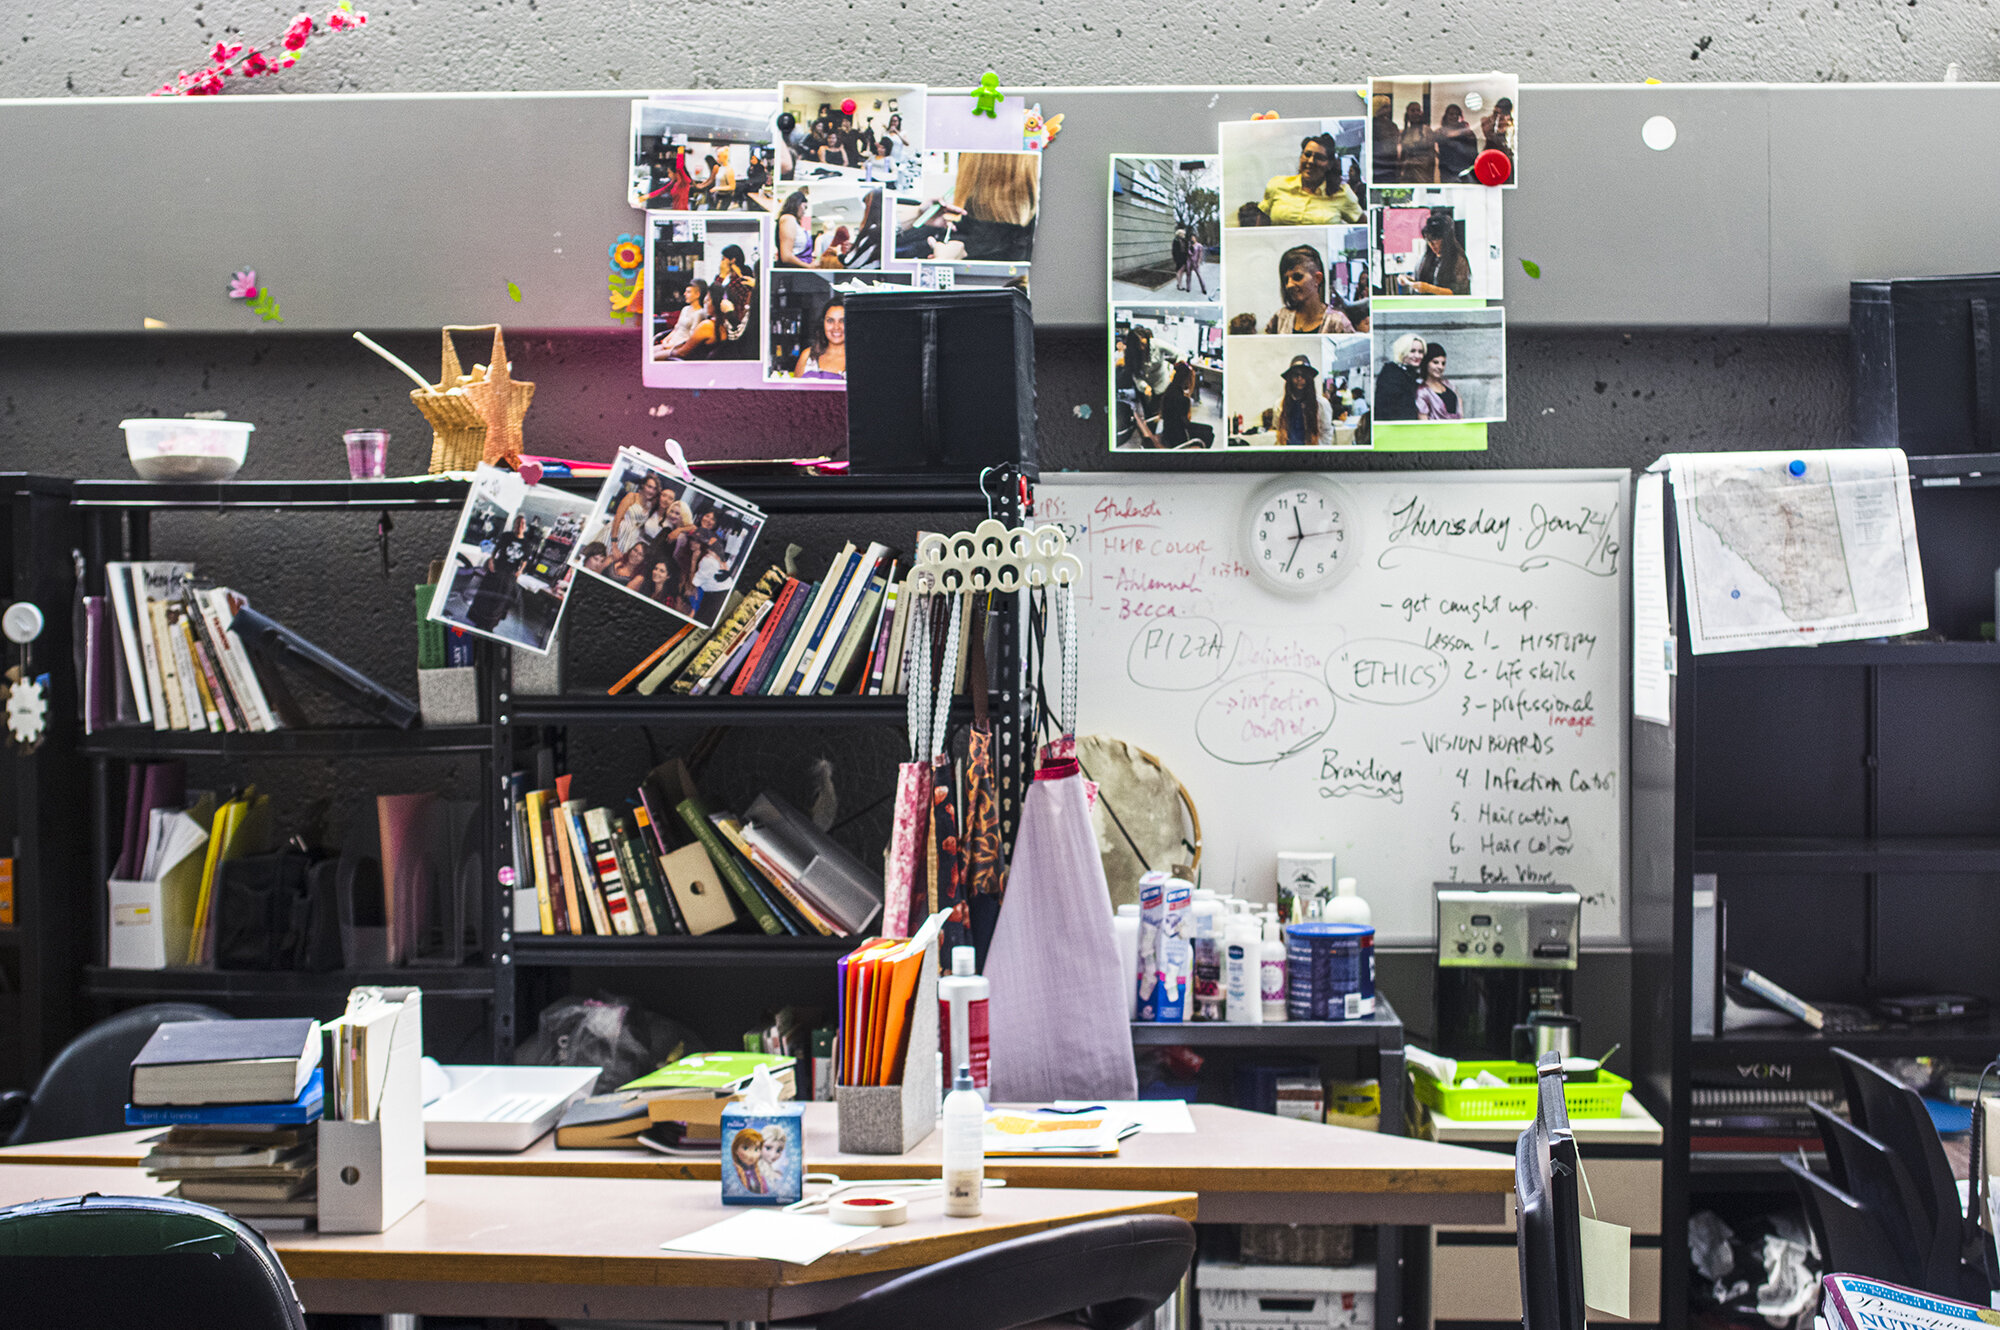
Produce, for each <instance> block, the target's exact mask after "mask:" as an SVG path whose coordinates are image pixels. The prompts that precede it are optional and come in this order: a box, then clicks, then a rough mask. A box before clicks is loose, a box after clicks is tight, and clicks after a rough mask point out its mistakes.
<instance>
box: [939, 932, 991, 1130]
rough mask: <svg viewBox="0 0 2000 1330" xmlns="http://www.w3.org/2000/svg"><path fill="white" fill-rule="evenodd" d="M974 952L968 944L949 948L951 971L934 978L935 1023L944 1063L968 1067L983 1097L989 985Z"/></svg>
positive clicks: (974, 1083) (984, 1090)
mask: <svg viewBox="0 0 2000 1330" xmlns="http://www.w3.org/2000/svg"><path fill="white" fill-rule="evenodd" d="M978 963H979V956H978V953H977V952H975V951H974V950H973V949H972V948H971V947H953V948H952V949H951V974H950V975H949V976H948V977H946V978H943V979H940V980H938V1024H939V1032H940V1037H941V1039H942V1042H943V1044H944V1065H945V1066H947V1067H970V1068H971V1069H972V1085H973V1088H974V1089H976V1090H978V1091H979V1097H980V1098H981V1099H985V1098H986V1096H987V1094H988V1093H989V1091H988V1090H987V1088H986V1077H987V1070H986V1068H987V1039H986V1000H987V998H989V997H991V996H992V994H993V985H992V984H991V983H990V982H989V981H988V980H987V979H986V978H985V977H984V976H982V975H980V974H979V973H977V971H976V968H975V967H976V966H977V965H978Z"/></svg>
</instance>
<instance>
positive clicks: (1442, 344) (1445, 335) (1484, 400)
mask: <svg viewBox="0 0 2000 1330" xmlns="http://www.w3.org/2000/svg"><path fill="white" fill-rule="evenodd" d="M1506 317H1507V316H1506V313H1505V311H1503V310H1501V309H1500V308H1498V307H1497V306H1495V307H1489V308H1486V309H1436V310H1427V309H1398V310H1395V311H1393V312H1392V311H1389V310H1384V311H1383V312H1382V313H1381V315H1380V316H1378V317H1377V318H1376V320H1375V331H1374V339H1375V341H1374V352H1373V354H1374V357H1375V364H1376V370H1375V407H1374V414H1375V419H1376V420H1377V421H1378V422H1380V423H1382V424H1384V425H1388V424H1395V423H1399V422H1409V421H1432V422H1439V421H1454V420H1463V421H1501V420H1505V419H1506V418H1507V327H1506Z"/></svg>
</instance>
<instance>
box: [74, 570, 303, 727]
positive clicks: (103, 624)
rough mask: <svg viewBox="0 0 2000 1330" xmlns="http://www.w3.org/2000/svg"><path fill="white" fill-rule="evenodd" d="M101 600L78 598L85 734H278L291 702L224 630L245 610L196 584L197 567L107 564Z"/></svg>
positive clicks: (219, 591)
mask: <svg viewBox="0 0 2000 1330" xmlns="http://www.w3.org/2000/svg"><path fill="white" fill-rule="evenodd" d="M104 581H105V586H106V589H107V590H108V592H109V593H110V594H109V595H108V596H86V597H85V598H84V606H83V609H84V654H83V661H84V677H83V696H84V730H85V732H86V733H96V732H97V731H99V730H103V729H108V728H111V727H113V726H133V725H151V726H152V727H153V728H154V729H156V730H209V731H213V732H217V733H223V732H226V733H231V734H234V733H238V732H253V731H260V730H275V729H279V728H282V727H283V726H284V725H285V723H286V720H285V715H284V713H285V712H286V711H288V710H290V707H289V703H290V698H289V697H287V696H285V695H284V692H283V688H282V685H281V684H277V683H275V682H274V680H273V679H272V678H271V677H270V675H269V674H268V672H260V671H259V670H258V668H257V666H256V665H255V664H253V663H252V659H251V656H250V653H249V651H248V650H247V649H246V648H245V646H244V645H243V639H242V638H241V637H239V636H238V635H237V633H236V630H235V629H234V628H232V627H231V626H230V625H231V624H232V622H233V621H234V620H235V618H236V612H237V611H238V610H239V609H241V608H242V607H243V606H244V605H245V604H246V603H247V602H246V601H245V600H244V598H243V597H242V596H241V595H239V594H237V593H236V592H234V591H231V590H230V589H229V588H227V587H218V586H212V585H209V584H206V583H201V582H197V581H196V580H195V578H194V565H193V564H191V563H176V562H168V561H160V562H151V563H107V564H105V565H104Z"/></svg>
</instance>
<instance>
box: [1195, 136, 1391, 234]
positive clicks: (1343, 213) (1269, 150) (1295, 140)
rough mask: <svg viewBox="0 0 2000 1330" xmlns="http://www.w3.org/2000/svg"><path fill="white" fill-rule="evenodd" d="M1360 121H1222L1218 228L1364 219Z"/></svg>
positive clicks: (1365, 200) (1365, 180)
mask: <svg viewBox="0 0 2000 1330" xmlns="http://www.w3.org/2000/svg"><path fill="white" fill-rule="evenodd" d="M1367 133H1368V128H1367V122H1365V121H1363V120H1362V119H1361V118H1360V117H1358V116H1357V117H1355V118H1353V119H1349V120H1232V121H1227V122H1225V123H1224V124H1223V126H1222V130H1221V142H1222V224H1223V225H1224V226H1241V227H1256V226H1327V225H1331V224H1333V223H1336V222H1354V223H1359V222H1362V221H1364V220H1366V212H1367V208H1368V185H1369V181H1368V177H1367V167H1366V165H1365V159H1366V154H1365V152H1364V148H1365V146H1366V145H1365V140H1366V138H1367Z"/></svg>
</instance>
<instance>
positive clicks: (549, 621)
mask: <svg viewBox="0 0 2000 1330" xmlns="http://www.w3.org/2000/svg"><path fill="white" fill-rule="evenodd" d="M590 508H591V504H590V500H589V499H586V498H584V497H582V496H581V495H576V494H568V493H565V492H564V491H562V490H559V489H556V488H555V487H554V486H552V485H534V486H530V485H527V484H525V483H524V482H523V481H522V480H521V478H520V476H518V475H516V474H515V473H514V472H512V471H506V470H502V469H501V468H499V467H491V466H482V467H480V468H479V470H478V472H477V473H476V474H475V475H474V476H473V480H472V490H471V492H470V493H469V494H467V495H466V499H465V508H464V510H463V511H462V512H461V513H460V514H459V518H458V530H457V532H456V533H455V534H454V535H453V536H452V539H451V551H450V554H449V555H448V557H447V558H446V560H445V572H444V576H443V577H442V578H440V579H439V581H438V589H437V594H436V595H435V596H434V597H432V599H431V607H430V617H431V618H433V619H435V620H437V621H439V622H440V623H448V624H450V625H451V626H452V627H454V628H463V629H464V630H465V631H466V632H468V633H477V634H478V635H479V636H481V637H488V638H491V639H493V640H494V641H496V642H505V643H506V644H507V645H508V646H516V647H522V648H525V649H526V650H529V651H532V652H535V653H536V654H537V655H547V654H548V651H549V647H550V644H551V643H552V642H554V640H555V635H556V626H557V625H558V624H559V623H561V622H562V613H563V607H564V606H565V605H566V604H567V603H568V601H569V589H570V582H571V580H572V579H573V577H574V576H575V574H574V570H572V569H571V567H570V557H571V555H572V554H573V553H574V551H575V549H576V547H577V541H578V537H579V535H580V534H581V532H582V530H583V525H584V519H585V518H586V517H588V516H589V514H590Z"/></svg>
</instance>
